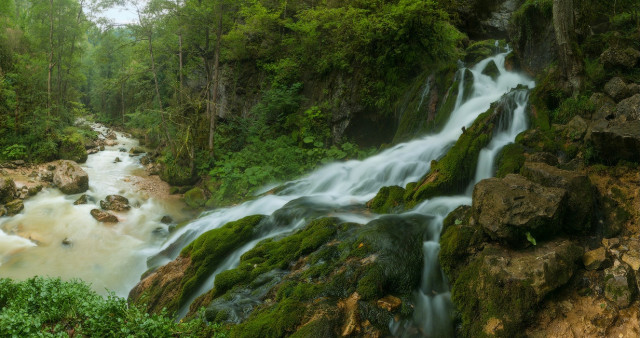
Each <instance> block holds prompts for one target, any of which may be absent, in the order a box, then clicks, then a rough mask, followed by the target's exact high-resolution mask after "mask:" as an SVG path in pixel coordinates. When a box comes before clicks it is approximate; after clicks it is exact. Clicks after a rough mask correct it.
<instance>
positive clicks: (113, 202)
mask: <svg viewBox="0 0 640 338" xmlns="http://www.w3.org/2000/svg"><path fill="white" fill-rule="evenodd" d="M100 207H101V208H102V209H104V210H112V211H127V210H129V209H131V206H130V205H129V200H128V199H127V198H126V197H124V196H120V195H109V196H107V197H106V198H105V200H104V201H100Z"/></svg>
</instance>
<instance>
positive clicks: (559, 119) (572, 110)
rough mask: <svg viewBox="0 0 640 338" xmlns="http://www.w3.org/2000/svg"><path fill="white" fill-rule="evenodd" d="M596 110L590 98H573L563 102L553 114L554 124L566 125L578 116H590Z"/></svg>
mask: <svg viewBox="0 0 640 338" xmlns="http://www.w3.org/2000/svg"><path fill="white" fill-rule="evenodd" d="M594 109H595V107H594V105H593V103H591V101H589V97H587V96H584V95H583V96H578V97H572V98H568V99H566V100H564V101H562V102H561V103H560V106H559V107H558V108H557V109H555V110H554V111H553V112H552V113H551V118H552V121H553V122H554V123H559V124H566V123H567V122H569V121H571V119H572V118H573V117H574V116H576V115H578V116H583V117H584V116H586V117H588V116H590V115H591V113H593V111H594Z"/></svg>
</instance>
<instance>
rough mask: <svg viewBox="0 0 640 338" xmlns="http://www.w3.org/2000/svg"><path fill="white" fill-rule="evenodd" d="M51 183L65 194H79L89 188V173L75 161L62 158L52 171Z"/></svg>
mask: <svg viewBox="0 0 640 338" xmlns="http://www.w3.org/2000/svg"><path fill="white" fill-rule="evenodd" d="M53 183H54V184H55V185H56V186H57V187H58V189H60V191H62V192H63V193H65V194H67V195H71V194H79V193H82V192H85V191H87V190H88V189H89V175H88V174H87V173H86V172H85V171H84V170H82V168H81V167H80V166H79V165H78V164H77V163H75V162H73V161H67V160H62V161H59V162H58V165H57V168H56V170H55V172H54V173H53Z"/></svg>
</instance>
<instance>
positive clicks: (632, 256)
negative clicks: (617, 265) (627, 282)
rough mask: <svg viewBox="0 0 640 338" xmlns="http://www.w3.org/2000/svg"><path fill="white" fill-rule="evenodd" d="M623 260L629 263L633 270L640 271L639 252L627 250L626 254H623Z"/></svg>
mask: <svg viewBox="0 0 640 338" xmlns="http://www.w3.org/2000/svg"><path fill="white" fill-rule="evenodd" d="M622 261H623V262H624V263H626V264H627V265H629V267H630V268H631V269H632V270H633V271H638V270H640V257H639V256H638V252H637V251H635V252H631V251H629V252H627V253H625V254H623V255H622Z"/></svg>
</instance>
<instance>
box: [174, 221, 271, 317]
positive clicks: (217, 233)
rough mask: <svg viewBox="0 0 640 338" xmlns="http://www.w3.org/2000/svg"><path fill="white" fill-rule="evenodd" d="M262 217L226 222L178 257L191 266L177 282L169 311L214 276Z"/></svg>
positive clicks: (251, 236) (250, 235)
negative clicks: (187, 260)
mask: <svg viewBox="0 0 640 338" xmlns="http://www.w3.org/2000/svg"><path fill="white" fill-rule="evenodd" d="M263 218H264V216H262V215H255V216H248V217H245V218H243V219H240V220H238V221H235V222H229V223H227V224H225V225H224V226H223V227H221V228H219V229H214V230H210V231H207V232H205V233H204V234H202V235H201V236H200V237H198V239H196V240H195V241H193V242H191V244H189V245H188V246H186V247H185V248H184V249H183V250H182V252H181V253H180V254H181V255H182V256H189V257H191V265H190V266H189V267H188V268H187V270H186V271H185V273H184V277H183V278H182V280H181V281H180V289H181V292H180V296H179V297H178V298H177V299H175V300H172V301H170V303H169V305H168V306H167V308H168V310H170V311H173V310H176V309H177V308H178V307H179V306H181V305H183V304H184V302H186V301H187V299H188V298H189V297H190V296H191V295H192V294H193V292H194V291H195V290H196V289H197V288H198V287H199V286H200V285H201V284H202V283H203V282H204V281H205V280H206V279H207V278H209V276H210V275H211V274H212V273H213V271H214V270H215V269H216V268H217V267H218V265H219V264H220V263H221V262H222V261H223V260H224V259H225V258H226V257H227V256H228V255H229V253H231V252H232V251H233V250H236V249H238V248H239V247H240V246H242V245H243V244H245V243H247V242H249V241H250V240H251V239H252V238H253V235H254V228H255V227H256V226H257V225H258V224H259V223H260V222H261V221H262V220H263Z"/></svg>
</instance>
